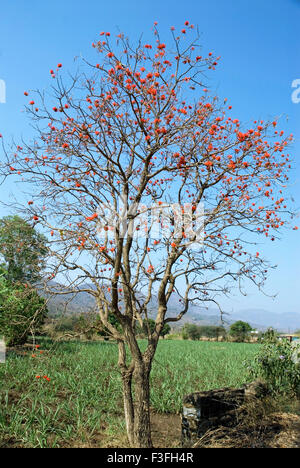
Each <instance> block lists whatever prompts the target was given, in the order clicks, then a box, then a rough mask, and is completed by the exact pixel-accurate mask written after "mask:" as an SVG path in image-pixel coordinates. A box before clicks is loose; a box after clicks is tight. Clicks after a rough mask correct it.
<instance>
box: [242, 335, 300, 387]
mask: <svg viewBox="0 0 300 468" xmlns="http://www.w3.org/2000/svg"><path fill="white" fill-rule="evenodd" d="M297 350H298V353H300V347H299V345H298V346H297ZM297 350H296V352H297ZM295 361H296V360H295V347H294V346H292V345H291V344H290V343H289V341H287V340H282V341H276V342H275V343H274V342H272V341H271V342H265V343H264V344H263V345H262V346H261V348H260V351H259V353H258V354H257V355H256V356H255V358H254V362H253V364H252V365H250V366H249V370H250V374H251V376H252V377H254V378H256V377H262V378H263V379H264V380H265V381H266V383H267V384H268V386H269V389H270V391H271V392H272V393H273V394H291V395H297V394H299V390H300V367H299V364H297V363H296V362H295Z"/></svg>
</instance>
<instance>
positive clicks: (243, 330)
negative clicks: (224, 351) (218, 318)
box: [229, 320, 252, 342]
mask: <svg viewBox="0 0 300 468" xmlns="http://www.w3.org/2000/svg"><path fill="white" fill-rule="evenodd" d="M251 330H252V327H251V325H249V323H247V322H243V321H242V320H238V321H237V322H235V323H233V324H232V325H231V327H230V330H229V334H230V335H231V336H232V337H233V339H234V340H235V341H238V342H243V341H245V340H246V339H247V338H248V337H249V333H250V332H251Z"/></svg>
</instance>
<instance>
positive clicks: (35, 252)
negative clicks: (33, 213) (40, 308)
mask: <svg viewBox="0 0 300 468" xmlns="http://www.w3.org/2000/svg"><path fill="white" fill-rule="evenodd" d="M46 254H47V248H46V238H45V236H43V235H42V234H40V233H38V232H37V231H36V230H35V229H34V227H33V226H32V225H31V224H30V223H28V222H26V221H25V220H24V219H22V218H20V217H19V216H5V217H4V218H2V219H1V220H0V256H1V257H2V259H3V260H4V265H5V268H6V270H7V279H8V280H9V281H13V282H16V281H19V282H23V283H26V282H28V283H31V284H33V283H35V282H36V281H37V280H38V279H40V277H41V271H42V269H43V267H44V259H45V256H46Z"/></svg>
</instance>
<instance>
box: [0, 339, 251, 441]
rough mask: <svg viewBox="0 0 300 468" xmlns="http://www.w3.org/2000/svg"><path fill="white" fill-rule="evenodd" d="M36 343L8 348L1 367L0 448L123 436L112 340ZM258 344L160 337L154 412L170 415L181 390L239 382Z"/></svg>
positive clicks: (154, 375) (178, 405)
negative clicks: (22, 351) (19, 350)
mask: <svg viewBox="0 0 300 468" xmlns="http://www.w3.org/2000/svg"><path fill="white" fill-rule="evenodd" d="M39 343H40V345H41V348H40V349H41V350H42V354H40V352H39V350H37V352H36V353H35V354H36V357H32V353H31V351H30V352H29V353H28V354H26V355H19V354H16V353H14V352H11V353H9V355H8V359H7V361H6V363H5V364H2V365H0V382H1V389H0V404H1V406H0V447H1V446H3V447H5V446H10V445H12V446H19V447H33V448H46V447H49V448H54V447H68V446H73V445H74V443H75V441H76V443H78V441H80V443H82V444H84V443H85V442H88V441H90V440H91V439H93V438H96V439H97V441H98V442H97V444H98V446H99V447H101V446H110V444H114V443H115V442H114V441H115V440H120V438H122V437H123V439H124V434H125V425H124V421H123V404H122V394H121V379H120V374H119V372H118V369H117V365H116V363H117V346H116V345H115V344H114V343H109V342H87V343H84V342H80V341H76V342H62V343H53V342H51V341H50V340H48V339H45V338H44V339H41V340H40V341H39ZM142 346H144V343H142ZM257 346H258V345H254V344H245V343H216V342H193V341H167V340H165V341H163V340H162V341H160V343H159V346H158V350H157V354H156V356H155V361H154V363H153V371H152V377H151V387H152V390H151V405H152V408H153V410H154V411H155V412H161V413H166V412H169V413H176V412H179V411H180V409H181V402H182V397H183V395H185V394H186V393H190V392H193V391H201V390H208V389H211V388H220V387H223V386H240V385H242V384H243V383H245V382H246V381H247V379H248V375H247V370H246V367H245V366H244V364H243V362H244V361H245V360H249V359H251V357H252V356H253V355H254V354H255V353H256V351H257ZM37 375H39V376H41V378H40V379H37V378H36V376H37ZM43 376H48V377H49V378H50V381H47V380H45V379H44V378H43ZM123 443H125V444H126V441H123ZM111 446H113V445H111Z"/></svg>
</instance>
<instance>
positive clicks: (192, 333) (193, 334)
mask: <svg viewBox="0 0 300 468" xmlns="http://www.w3.org/2000/svg"><path fill="white" fill-rule="evenodd" d="M182 334H183V337H185V336H186V337H187V338H190V339H191V340H199V338H200V337H201V332H200V327H197V325H195V324H194V323H186V324H185V325H184V327H183V330H182Z"/></svg>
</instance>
